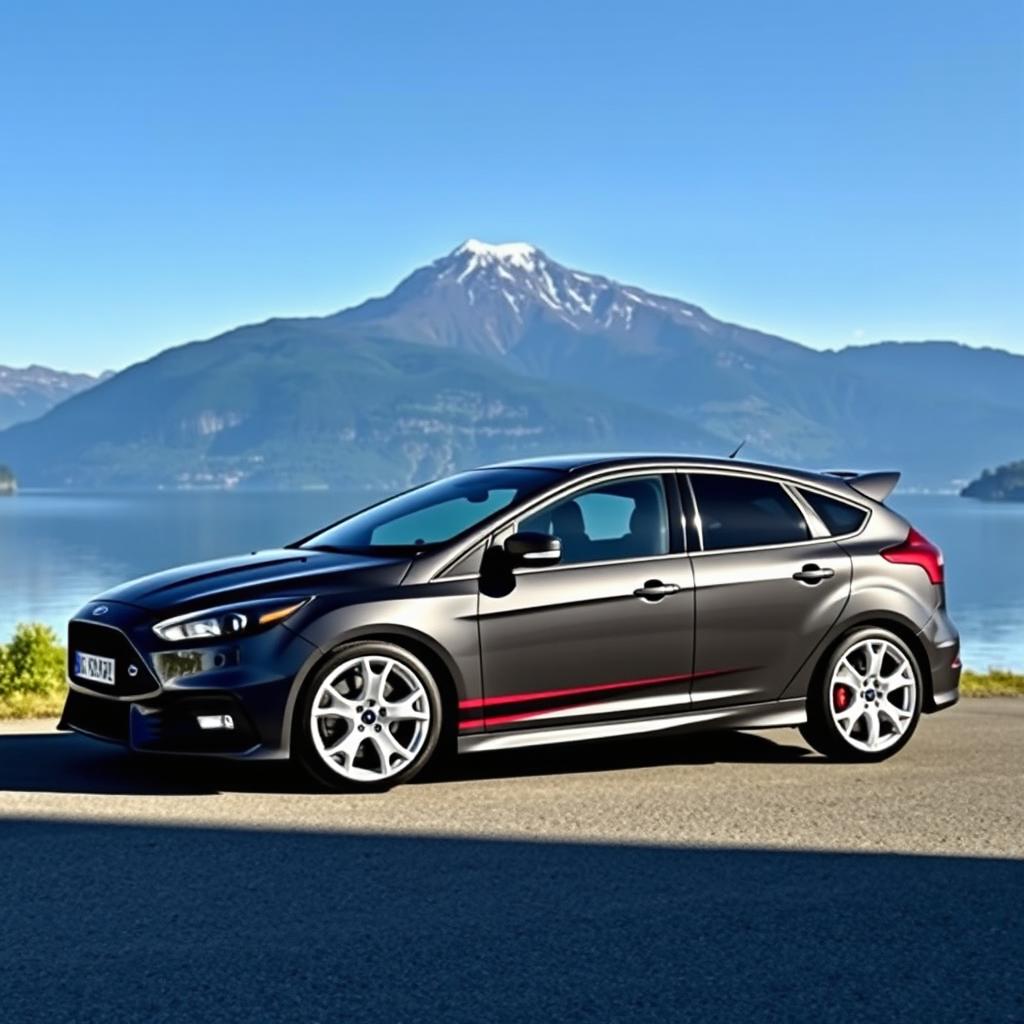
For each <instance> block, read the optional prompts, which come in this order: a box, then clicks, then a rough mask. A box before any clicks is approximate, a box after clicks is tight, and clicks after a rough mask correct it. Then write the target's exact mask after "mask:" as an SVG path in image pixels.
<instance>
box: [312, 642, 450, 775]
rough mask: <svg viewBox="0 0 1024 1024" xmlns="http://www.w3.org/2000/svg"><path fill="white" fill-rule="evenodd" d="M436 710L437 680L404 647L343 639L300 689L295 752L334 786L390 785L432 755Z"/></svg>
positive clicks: (438, 703)
mask: <svg viewBox="0 0 1024 1024" xmlns="http://www.w3.org/2000/svg"><path fill="white" fill-rule="evenodd" d="M441 709H442V702H441V694H440V691H439V689H438V686H437V682H436V681H435V680H434V677H433V676H432V675H431V673H430V671H429V670H428V669H427V667H426V666H425V665H424V664H423V662H421V661H420V660H419V659H418V658H416V657H415V656H414V655H412V654H411V653H410V652H409V651H406V650H404V649H403V648H401V647H398V646H397V645H395V644H391V643H383V642H376V641H360V642H357V643H352V644H346V645H345V646H344V647H341V648H339V649H338V650H337V651H336V652H335V653H334V654H333V655H332V656H331V658H330V659H329V660H328V661H327V662H326V663H325V664H324V665H323V666H321V668H320V669H319V670H318V671H317V672H316V673H315V674H314V675H313V677H312V679H310V681H309V682H308V683H307V684H306V686H305V688H304V690H303V693H302V695H301V697H300V699H299V703H298V706H297V707H296V710H295V715H296V717H295V752H296V755H297V758H298V760H299V762H300V763H301V764H302V765H303V767H304V768H305V769H306V770H307V771H308V772H309V773H310V774H311V775H313V777H314V778H316V779H317V780H318V781H319V782H321V783H322V784H324V785H326V786H328V787H329V788H331V789H343V790H350V791H351V790H375V789H388V788H390V787H391V786H396V785H398V784H399V783H402V782H408V781H409V780H410V779H411V778H413V776H415V775H416V774H418V773H419V772H420V771H421V770H422V769H423V768H424V767H425V766H426V764H427V762H428V761H429V760H430V759H431V757H432V755H433V754H434V751H435V750H436V749H437V743H438V738H439V737H440V734H441V714H442V710H441Z"/></svg>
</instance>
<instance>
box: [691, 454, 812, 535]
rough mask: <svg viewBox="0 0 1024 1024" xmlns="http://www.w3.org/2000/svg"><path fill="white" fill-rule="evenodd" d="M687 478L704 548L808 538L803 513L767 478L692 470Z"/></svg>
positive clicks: (808, 532) (808, 533)
mask: <svg viewBox="0 0 1024 1024" xmlns="http://www.w3.org/2000/svg"><path fill="white" fill-rule="evenodd" d="M690 481H691V482H692V484H693V493H694V497H695V498H696V499H697V511H698V512H699V513H700V520H701V532H702V534H703V537H704V550H705V551H722V550H725V549H728V548H753V547H764V546H765V545H769V544H792V543H793V542H795V541H801V540H807V539H809V537H810V530H809V529H808V527H807V520H806V519H804V517H803V513H801V511H800V509H798V508H797V506H796V503H795V502H794V501H793V500H792V499H791V498H790V497H789V495H788V494H786V492H785V491H784V490H783V489H782V488H781V487H780V486H779V485H778V484H777V483H773V482H772V481H771V480H760V479H758V478H757V477H745V476H728V475H713V474H710V473H709V474H707V475H703V474H700V473H694V474H692V475H691V476H690Z"/></svg>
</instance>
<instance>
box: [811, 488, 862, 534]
mask: <svg viewBox="0 0 1024 1024" xmlns="http://www.w3.org/2000/svg"><path fill="white" fill-rule="evenodd" d="M800 494H801V496H802V497H803V498H804V500H805V501H806V502H807V504H808V505H810V506H811V508H813V509H814V511H815V512H816V513H817V514H818V518H819V519H820V520H821V521H822V522H823V523H824V524H825V527H826V528H827V529H828V532H829V533H830V534H832V536H833V537H843V536H845V535H846V534H850V533H856V532H857V531H858V530H859V529H860V528H861V527H862V526H863V525H864V520H865V519H867V517H868V514H867V512H866V511H865V510H864V509H862V508H858V507H857V506H856V505H850V504H848V503H847V502H845V501H841V500H840V499H839V498H832V497H830V496H829V495H827V494H821V493H819V492H817V491H805V490H803V489H802V488H801V490H800Z"/></svg>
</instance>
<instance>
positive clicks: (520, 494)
mask: <svg viewBox="0 0 1024 1024" xmlns="http://www.w3.org/2000/svg"><path fill="white" fill-rule="evenodd" d="M559 475H560V474H559V473H558V471H556V470H551V469H536V468H534V469H515V468H511V467H510V468H508V469H475V470H472V471H471V472H469V473H459V474H457V475H456V476H450V477H446V478H445V479H443V480H435V481H434V482H433V483H430V484H424V486H422V487H417V488H416V489H415V490H412V491H407V492H406V493H405V494H399V495H398V496H397V497H394V498H389V499H388V500H387V501H383V502H381V503H380V504H379V505H374V506H372V507H371V508H368V509H364V510H363V511H362V512H357V513H356V514H355V515H353V516H350V517H349V518H348V519H343V520H342V521H341V522H340V523H336V524H335V525H334V526H329V527H328V528H327V529H326V530H323V531H322V532H320V533H318V534H315V535H314V536H312V537H309V538H307V539H306V540H304V541H303V542H302V544H301V545H300V546H301V547H303V548H311V549H319V550H329V551H355V552H363V551H375V550H378V549H394V548H398V549H402V550H405V549H410V550H421V549H423V548H427V547H431V546H433V545H437V544H444V543H446V542H447V541H450V540H454V539H455V538H456V537H458V536H459V535H460V534H463V533H465V532H466V531H467V530H471V529H473V527H475V526H478V525H479V524H480V523H482V522H483V521H484V520H485V519H488V518H489V517H491V516H493V515H495V514H496V513H498V512H501V511H503V510H504V509H506V508H509V507H511V506H512V505H514V504H516V503H517V502H519V501H521V500H522V499H524V498H528V497H530V496H531V495H533V494H536V493H537V492H538V491H540V490H542V489H543V488H544V487H546V486H549V485H550V484H551V483H553V482H554V480H555V479H557V477H558V476H559Z"/></svg>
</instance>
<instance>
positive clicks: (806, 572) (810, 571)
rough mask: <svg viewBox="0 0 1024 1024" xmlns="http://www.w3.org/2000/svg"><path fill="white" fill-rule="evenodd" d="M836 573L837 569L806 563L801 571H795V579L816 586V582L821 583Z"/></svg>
mask: <svg viewBox="0 0 1024 1024" xmlns="http://www.w3.org/2000/svg"><path fill="white" fill-rule="evenodd" d="M835 574H836V571H835V569H822V567H821V566H820V565H814V564H813V563H811V564H810V565H805V566H804V567H803V568H802V569H801V570H800V571H799V572H795V573H793V579H795V580H799V581H800V582H801V583H809V584H811V586H814V584H816V583H820V582H821V581H822V580H829V579H831V578H832V577H833V576H835Z"/></svg>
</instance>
